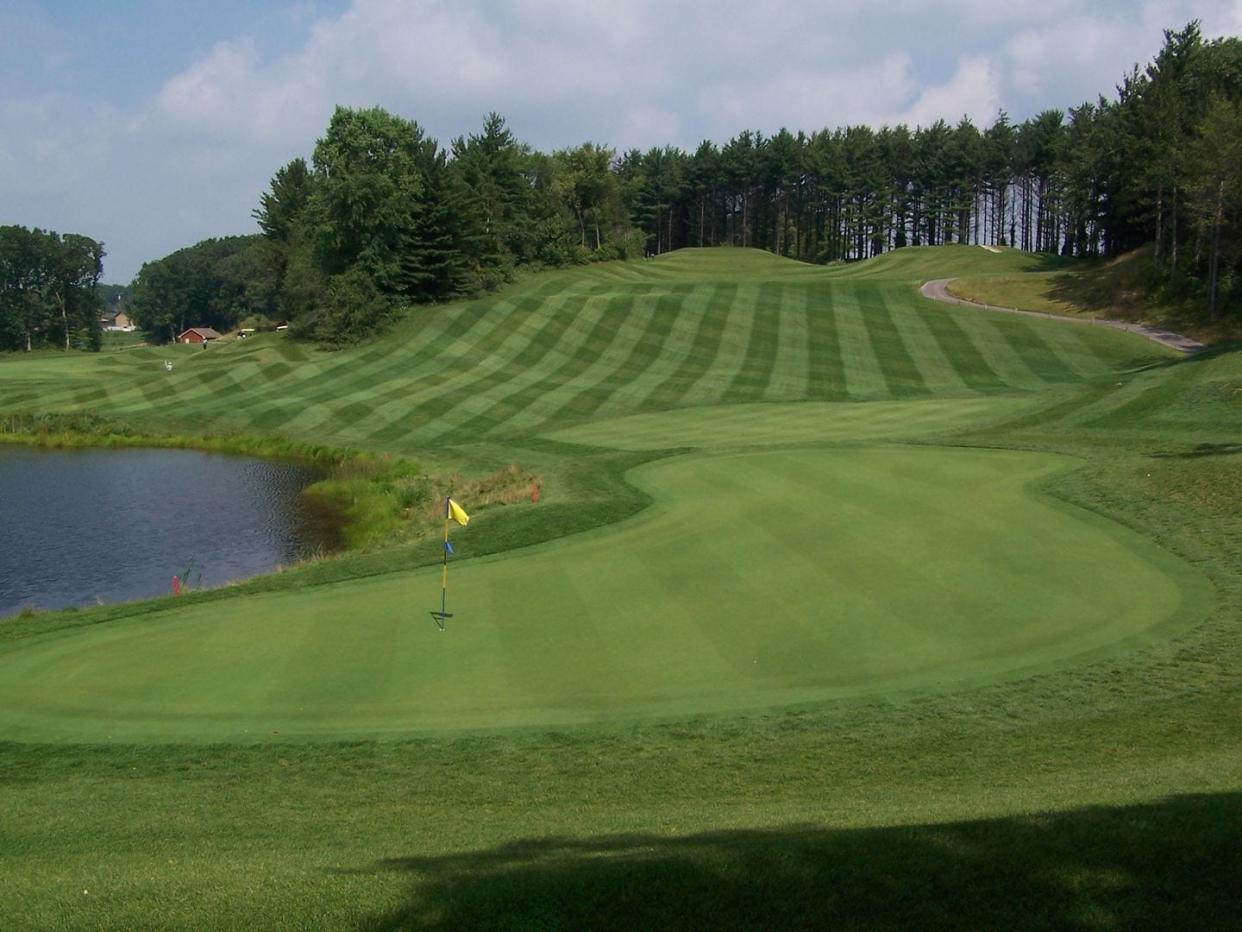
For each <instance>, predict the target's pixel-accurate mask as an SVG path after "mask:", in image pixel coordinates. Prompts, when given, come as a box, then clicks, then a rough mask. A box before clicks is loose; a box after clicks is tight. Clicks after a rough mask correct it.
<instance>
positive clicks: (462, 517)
mask: <svg viewBox="0 0 1242 932" xmlns="http://www.w3.org/2000/svg"><path fill="white" fill-rule="evenodd" d="M448 503H449V517H450V518H452V519H453V520H454V521H456V522H457V523H458V524H460V525H461V526H462V527H465V526H466V525H467V524H468V523H469V522H470V515H468V514H466V509H464V508H462V507H461V505H459V504H457V502H455V501H453V500H452V499H451V498H450V499H449V500H448Z"/></svg>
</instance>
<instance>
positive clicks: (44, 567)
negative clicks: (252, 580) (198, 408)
mask: <svg viewBox="0 0 1242 932" xmlns="http://www.w3.org/2000/svg"><path fill="white" fill-rule="evenodd" d="M321 475H322V473H320V472H319V471H318V470H316V469H314V468H313V467H308V466H304V465H300V464H296V463H289V462H278V461H271V460H262V459H256V458H253V457H240V456H228V455H224V454H218V453H199V452H195V451H189V450H69V451H64V450H40V449H32V448H26V447H12V446H4V445H0V618H2V617H5V616H8V615H12V614H14V613H16V612H19V611H21V610H22V609H23V608H28V607H29V608H38V609H56V608H66V607H69V606H84V605H96V604H100V603H112V602H121V601H127V600H130V599H140V598H149V597H151V596H157V595H164V594H167V593H168V592H169V591H170V589H171V585H172V577H173V576H174V575H176V576H178V577H180V578H181V580H182V582H184V583H185V584H186V585H189V586H192V587H194V588H200V587H202V588H206V587H211V586H218V585H220V584H222V583H226V582H229V581H232V580H239V579H244V578H246V577H249V576H255V575H258V574H260V573H266V572H269V571H271V570H273V569H275V568H276V567H277V566H279V565H281V564H288V563H291V562H294V561H296V560H297V559H298V558H299V557H300V556H302V555H305V554H306V553H308V552H315V551H319V550H330V549H333V545H334V543H335V539H336V532H337V528H336V527H335V526H334V524H333V523H332V521H331V520H330V519H329V518H328V516H325V515H323V514H320V513H317V512H316V511H314V510H313V509H311V508H309V507H307V505H306V503H305V501H304V496H302V494H301V491H302V489H303V488H304V487H305V486H306V485H308V484H309V483H311V482H314V481H315V480H316V479H318V478H320V477H321Z"/></svg>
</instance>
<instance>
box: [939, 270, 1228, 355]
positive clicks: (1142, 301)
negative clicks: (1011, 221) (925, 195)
mask: <svg viewBox="0 0 1242 932" xmlns="http://www.w3.org/2000/svg"><path fill="white" fill-rule="evenodd" d="M1010 252H1012V250H1010ZM1151 261H1152V260H1151V251H1150V250H1149V249H1143V250H1138V251H1136V252H1132V253H1127V254H1126V255H1124V256H1118V257H1116V258H1113V259H1107V260H1104V259H1100V260H1068V259H1057V258H1048V259H1045V260H1043V262H1042V263H1037V262H1032V263H1030V264H1031V265H1034V266H1036V268H1026V269H1022V270H1015V269H1012V268H1006V269H998V270H996V271H993V272H984V274H978V273H976V274H975V275H968V276H963V277H960V278H958V279H956V280H955V281H953V282H952V283H950V285H949V291H950V292H951V293H952V294H954V295H955V296H957V297H959V298H962V299H964V300H967V301H974V302H975V303H977V304H991V305H994V306H996V307H1010V308H1017V309H1018V310H1025V311H1039V312H1041V313H1045V314H1058V315H1061V316H1065V317H1083V318H1087V319H1092V320H1095V319H1108V320H1123V321H1130V322H1132V323H1146V324H1154V325H1156V326H1160V327H1166V328H1168V329H1169V330H1173V331H1175V332H1177V333H1181V334H1185V335H1186V336H1189V337H1192V338H1194V339H1196V340H1199V341H1201V342H1203V343H1222V342H1228V341H1230V340H1238V339H1242V319H1239V318H1238V317H1237V316H1236V315H1226V316H1224V317H1223V318H1222V319H1221V320H1219V321H1216V322H1212V321H1208V320H1207V319H1206V315H1205V313H1204V309H1203V306H1202V304H1201V303H1195V302H1192V301H1185V300H1184V301H1178V302H1169V301H1161V300H1160V299H1159V298H1156V297H1153V296H1152V291H1153V287H1152V282H1151V281H1150V276H1149V270H1150V268H1151ZM1039 265H1043V266H1045V267H1043V268H1039V267H1038V266H1039ZM980 271H983V270H980Z"/></svg>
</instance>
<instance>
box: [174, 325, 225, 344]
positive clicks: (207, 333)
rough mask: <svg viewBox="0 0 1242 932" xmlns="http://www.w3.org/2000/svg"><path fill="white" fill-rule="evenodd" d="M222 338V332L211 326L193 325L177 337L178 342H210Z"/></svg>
mask: <svg viewBox="0 0 1242 932" xmlns="http://www.w3.org/2000/svg"><path fill="white" fill-rule="evenodd" d="M218 339H220V334H218V333H216V331H214V330H212V329H211V328H210V327H191V328H190V329H189V330H187V331H185V333H183V334H181V336H179V337H177V342H178V343H210V342H211V341H212V340H218Z"/></svg>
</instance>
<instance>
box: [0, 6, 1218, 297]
mask: <svg viewBox="0 0 1242 932" xmlns="http://www.w3.org/2000/svg"><path fill="white" fill-rule="evenodd" d="M1192 19H1198V20H1201V21H1202V26H1203V31H1204V34H1205V35H1206V36H1208V37H1215V36H1224V35H1240V34H1242V0H1092V2H1090V3H1087V2H1082V0H1073V2H1071V0H1040V2H1038V3H1034V2H1018V3H1016V4H1011V3H1005V2H1003V0H879V2H871V3H863V2H859V0H750V2H735V0H681V2H676V0H663V2H657V0H621V2H617V3H606V2H601V0H594V2H589V3H588V2H575V0H491V2H486V0H454V2H441V0H286V2H279V0H278V2H270V3H265V2H262V0H212V2H211V3H184V2H181V0H127V2H115V0H110V2H109V0H104V2H100V0H47V2H41V3H36V2H28V0H0V224H20V225H23V226H28V227H35V226H37V227H41V228H43V229H52V230H57V231H59V232H62V233H69V232H72V233H82V234H85V235H87V236H91V237H93V238H95V239H97V240H101V241H102V242H103V243H104V245H105V248H106V249H107V251H108V257H107V259H105V269H104V279H103V280H104V281H105V282H114V283H121V284H123V283H128V282H129V281H130V280H131V279H132V278H133V276H134V275H135V274H136V273H137V271H138V269H139V267H140V266H141V265H142V263H143V262H146V261H150V260H154V259H158V258H160V257H162V256H164V255H167V254H168V253H170V252H172V251H174V250H176V249H179V248H181V247H183V246H188V245H191V244H193V243H195V242H198V241H199V240H201V239H204V238H206V237H210V236H225V235H231V234H237V233H252V232H255V231H256V226H255V223H254V220H253V218H252V217H251V211H252V210H253V209H254V207H255V206H256V205H257V203H258V201H259V197H260V195H261V194H262V193H263V191H264V190H266V188H267V186H268V183H269V182H270V180H271V177H272V175H273V174H274V173H275V172H276V170H277V169H278V168H280V167H281V166H282V165H284V164H285V163H287V162H288V161H289V160H290V159H292V158H295V157H297V156H303V157H306V158H308V159H309V157H310V155H311V153H312V151H313V149H314V145H315V140H316V139H317V138H318V137H319V136H320V135H322V133H323V131H324V129H325V128H326V127H327V124H328V120H329V118H330V117H331V115H332V110H333V108H334V107H335V106H336V105H338V104H339V105H344V106H351V107H370V106H377V105H378V106H381V107H384V108H386V109H388V110H390V111H392V112H394V113H397V114H400V115H401V116H403V117H407V118H411V119H414V120H417V121H418V122H419V124H420V125H422V126H423V127H424V129H426V130H427V132H428V133H429V134H430V135H431V136H432V137H434V138H436V139H438V140H440V142H441V143H442V144H445V145H447V144H448V143H449V142H450V141H451V139H452V138H453V137H455V136H460V135H464V134H469V133H471V132H476V131H477V130H478V129H479V127H480V126H481V125H482V122H483V118H484V116H485V115H486V114H487V113H488V112H490V111H496V112H498V113H500V114H501V115H503V116H504V117H505V119H506V120H507V122H508V124H509V127H510V128H511V129H512V130H513V132H514V134H515V135H516V136H517V137H518V138H519V139H520V140H522V141H523V142H527V143H530V144H531V145H533V146H535V147H536V148H539V149H542V150H544V151H551V150H554V149H557V148H562V147H566V146H573V145H577V144H579V143H582V142H586V141H592V142H598V143H603V144H606V145H608V146H611V147H613V148H615V149H617V150H618V151H624V150H627V149H631V148H642V149H646V148H648V147H650V146H654V145H666V144H668V145H677V146H680V147H682V148H685V149H693V148H694V147H696V146H697V145H698V143H699V142H700V141H702V140H703V139H711V140H713V141H715V142H717V143H723V142H726V141H728V139H730V138H731V137H732V136H734V135H736V134H737V133H739V132H741V131H742V130H744V129H754V130H760V131H762V132H764V133H771V132H775V131H776V130H779V129H780V128H781V127H787V128H789V129H790V130H793V131H796V130H799V129H801V130H805V131H807V132H811V131H814V130H817V129H822V128H824V127H838V126H846V125H851V124H858V123H866V124H869V125H871V126H875V127H879V126H881V125H884V124H889V125H893V124H896V123H907V124H909V125H911V126H915V125H927V124H930V123H932V122H934V121H935V120H937V119H944V120H947V121H949V122H951V123H954V122H957V121H958V120H960V119H961V118H962V117H963V116H968V117H970V118H971V119H972V120H974V121H975V122H976V123H977V124H978V125H980V126H981V127H982V126H987V125H990V124H991V123H992V121H993V120H994V119H995V117H996V114H997V113H998V112H999V111H1000V110H1002V109H1003V110H1004V111H1006V112H1007V113H1008V114H1009V115H1010V117H1011V118H1013V119H1015V120H1018V121H1020V120H1022V119H1025V118H1026V117H1029V116H1032V115H1034V114H1036V113H1038V112H1040V111H1042V110H1046V109H1050V108H1053V109H1061V110H1064V109H1066V108H1068V107H1072V106H1076V105H1078V104H1080V103H1082V102H1083V101H1087V100H1094V99H1096V98H1097V97H1098V96H1099V95H1101V94H1103V95H1105V96H1108V97H1111V96H1113V95H1114V94H1115V87H1116V85H1117V83H1118V82H1119V81H1120V80H1121V78H1122V77H1123V76H1124V75H1125V74H1126V73H1127V72H1128V71H1129V69H1130V68H1131V67H1133V66H1134V65H1135V64H1145V63H1147V62H1148V61H1149V60H1150V59H1151V58H1152V57H1153V56H1154V55H1155V53H1156V52H1157V51H1158V50H1159V48H1160V45H1161V43H1162V41H1163V30H1164V29H1180V28H1181V27H1182V26H1184V25H1185V24H1186V23H1187V22H1189V21H1190V20H1192Z"/></svg>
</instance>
